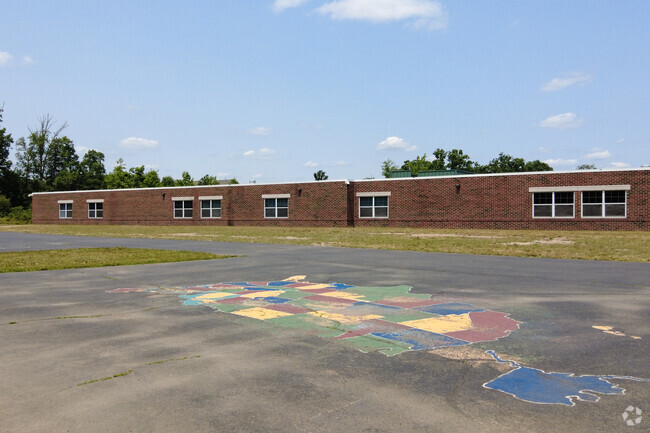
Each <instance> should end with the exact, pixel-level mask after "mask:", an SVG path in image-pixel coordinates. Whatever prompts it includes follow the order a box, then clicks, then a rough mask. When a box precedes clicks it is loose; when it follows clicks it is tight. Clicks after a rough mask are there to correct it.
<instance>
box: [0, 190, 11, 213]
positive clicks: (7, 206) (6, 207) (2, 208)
mask: <svg viewBox="0 0 650 433" xmlns="http://www.w3.org/2000/svg"><path fill="white" fill-rule="evenodd" d="M9 212H11V201H10V200H9V199H8V198H7V197H5V196H4V195H0V217H5V216H7V215H9Z"/></svg>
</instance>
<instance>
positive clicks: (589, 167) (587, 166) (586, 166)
mask: <svg viewBox="0 0 650 433" xmlns="http://www.w3.org/2000/svg"><path fill="white" fill-rule="evenodd" d="M576 170H598V167H596V164H581V165H579V166H577V167H576Z"/></svg>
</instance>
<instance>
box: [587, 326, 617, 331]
mask: <svg viewBox="0 0 650 433" xmlns="http://www.w3.org/2000/svg"><path fill="white" fill-rule="evenodd" d="M592 328H594V329H598V330H599V331H611V330H612V329H614V328H612V327H611V326H597V325H594V326H592Z"/></svg>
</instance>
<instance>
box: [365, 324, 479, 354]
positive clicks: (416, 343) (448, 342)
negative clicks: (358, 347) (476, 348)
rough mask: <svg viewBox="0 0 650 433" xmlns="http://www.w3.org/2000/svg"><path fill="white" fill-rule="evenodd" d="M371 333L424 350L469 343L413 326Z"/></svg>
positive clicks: (412, 348)
mask: <svg viewBox="0 0 650 433" xmlns="http://www.w3.org/2000/svg"><path fill="white" fill-rule="evenodd" d="M371 335H374V336H375V337H380V338H385V339H387V340H394V341H401V342H403V343H407V344H410V345H411V350H426V349H435V348H437V347H448V346H464V345H466V344H469V343H468V342H467V341H463V340H459V339H457V338H452V337H447V336H446V335H442V334H436V333H435V332H429V331H424V330H422V329H415V328H411V329H407V330H404V331H395V332H372V333H371Z"/></svg>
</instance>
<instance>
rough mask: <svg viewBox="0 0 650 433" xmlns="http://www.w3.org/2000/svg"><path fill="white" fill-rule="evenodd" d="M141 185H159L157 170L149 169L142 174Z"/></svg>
mask: <svg viewBox="0 0 650 433" xmlns="http://www.w3.org/2000/svg"><path fill="white" fill-rule="evenodd" d="M142 186H143V187H145V188H156V187H158V186H160V176H158V171H157V170H149V171H148V172H147V173H145V175H144V179H143V180H142Z"/></svg>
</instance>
